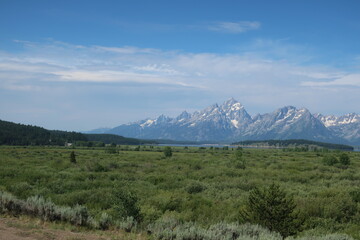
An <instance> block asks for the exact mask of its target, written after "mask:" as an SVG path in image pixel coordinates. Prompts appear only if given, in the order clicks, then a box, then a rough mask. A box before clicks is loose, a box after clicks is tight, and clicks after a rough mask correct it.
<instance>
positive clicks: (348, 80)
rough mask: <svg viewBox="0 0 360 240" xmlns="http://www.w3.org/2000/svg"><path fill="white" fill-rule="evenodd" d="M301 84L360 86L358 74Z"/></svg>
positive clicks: (309, 85)
mask: <svg viewBox="0 0 360 240" xmlns="http://www.w3.org/2000/svg"><path fill="white" fill-rule="evenodd" d="M301 85H302V86H307V87H337V86H348V87H360V74H348V75H345V76H342V77H340V78H337V79H335V80H332V81H316V82H315V81H307V82H303V83H301Z"/></svg>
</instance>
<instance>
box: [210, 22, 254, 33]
mask: <svg viewBox="0 0 360 240" xmlns="http://www.w3.org/2000/svg"><path fill="white" fill-rule="evenodd" d="M260 26H261V23H260V22H257V21H240V22H215V23H214V24H213V25H211V26H209V27H208V29H209V30H211V31H217V32H225V33H244V32H247V31H250V30H256V29H259V28H260Z"/></svg>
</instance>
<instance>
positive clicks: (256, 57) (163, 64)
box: [0, 41, 360, 120]
mask: <svg viewBox="0 0 360 240" xmlns="http://www.w3.org/2000/svg"><path fill="white" fill-rule="evenodd" d="M19 43H21V44H23V43H22V42H19ZM24 44H26V49H25V50H24V51H22V52H20V53H9V52H7V53H5V52H0V89H3V90H5V91H9V90H10V91H12V92H11V94H12V95H13V96H15V94H16V93H15V92H16V91H18V92H19V94H21V93H23V92H24V91H26V92H27V93H30V92H34V94H35V93H36V94H35V95H36V96H42V95H40V94H39V92H47V93H53V92H56V91H58V96H59V98H63V95H64V94H70V95H71V93H73V94H74V96H77V95H76V94H75V91H77V89H76V88H74V86H77V87H79V86H80V87H81V88H84V89H83V91H84V93H83V94H84V95H86V94H87V89H86V88H89V89H91V91H92V92H94V93H95V92H96V94H98V95H101V98H104V99H107V97H108V91H114V96H119V95H126V97H127V98H129V97H131V96H134V98H135V96H136V97H137V98H138V99H142V98H144V96H147V97H148V98H154V97H155V98H159V99H163V100H164V99H168V98H172V97H175V96H180V97H183V98H184V100H181V101H191V100H192V99H196V101H200V100H201V96H203V98H206V101H207V103H208V104H211V103H213V102H216V101H219V99H220V101H223V100H225V99H227V98H228V97H230V96H234V97H235V98H237V99H238V100H240V101H242V102H243V103H244V104H245V106H249V107H247V108H249V109H251V108H254V105H255V104H256V105H257V106H258V109H259V110H258V112H263V110H262V109H261V108H259V106H260V105H261V106H266V107H267V109H271V110H273V109H274V108H275V107H279V106H282V105H284V104H292V105H295V106H304V107H309V106H311V107H313V108H314V109H315V110H317V111H319V110H321V109H326V106H327V105H326V104H328V103H329V102H338V103H342V102H344V100H343V99H347V101H351V102H360V96H357V95H356V94H354V86H355V87H359V86H360V80H359V79H360V77H359V76H360V74H359V73H356V72H353V73H351V72H346V71H343V70H339V69H335V68H331V67H326V66H304V65H301V60H300V63H299V64H297V63H296V61H294V60H293V59H296V58H293V59H292V61H286V59H285V60H284V59H283V58H281V59H280V60H277V59H274V58H271V57H269V56H268V55H267V54H265V56H262V55H261V54H251V53H248V52H243V51H242V53H241V54H237V53H234V54H215V53H186V52H176V51H162V50H159V49H149V48H145V49H142V48H137V47H129V46H128V47H108V46H79V45H71V44H68V43H61V42H55V41H50V42H47V43H46V44H40V43H31V42H25V43H24ZM277 45H278V46H277V47H278V48H279V47H280V45H281V44H277ZM284 48H286V49H288V47H287V46H284ZM285 51H287V50H285ZM284 56H285V54H284ZM338 87H341V91H338V90H337V88H338ZM320 88H321V89H320ZM59 89H61V90H59ZM41 90H44V91H41ZM334 91H336V94H334ZM205 96H206V97H205ZM209 96H212V97H213V99H216V100H211V99H208V98H209ZM47 97H48V96H47ZM68 101H70V98H69V100H68ZM181 101H179V103H180V102H181ZM194 101H195V100H194ZM73 102H76V101H71V104H72V103H73ZM144 102H146V100H144ZM339 106H340V105H339ZM177 107H178V108H181V107H180V106H177ZM194 108H195V107H194ZM339 108H341V107H339ZM318 109H319V110H318ZM332 109H334V106H332ZM149 111H150V110H149ZM254 111H256V110H254ZM351 111H358V110H357V109H352V110H351ZM159 113H161V111H160V110H159ZM165 113H166V112H165ZM136 114H139V113H136ZM133 120H137V119H133Z"/></svg>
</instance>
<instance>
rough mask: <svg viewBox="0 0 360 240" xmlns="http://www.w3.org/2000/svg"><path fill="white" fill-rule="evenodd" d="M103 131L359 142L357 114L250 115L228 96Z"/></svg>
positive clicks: (287, 111) (286, 111)
mask: <svg viewBox="0 0 360 240" xmlns="http://www.w3.org/2000/svg"><path fill="white" fill-rule="evenodd" d="M106 133H111V134H118V135H122V136H125V137H134V138H142V139H173V140H185V141H217V142H218V141H228V142H232V141H242V140H266V139H308V140H315V141H325V142H332V143H345V144H353V145H359V144H360V115H359V114H355V113H352V114H347V115H344V116H340V117H337V116H324V115H321V114H311V113H310V111H309V110H308V109H306V108H300V109H297V108H295V107H293V106H286V107H283V108H279V109H277V110H275V111H274V112H271V113H266V114H258V115H256V116H254V117H251V116H250V115H249V114H248V112H247V111H246V109H245V107H244V106H243V105H242V104H241V103H240V102H238V101H236V100H235V99H233V98H231V99H229V100H227V101H226V102H224V103H223V104H221V105H218V104H214V105H212V106H209V107H207V108H205V109H204V110H201V111H196V112H194V113H188V112H186V111H184V112H182V113H181V114H180V115H179V116H177V117H175V118H170V117H167V116H165V115H161V116H159V117H157V118H155V119H145V120H141V121H138V122H134V123H128V124H123V125H120V126H118V127H115V128H112V129H110V130H106Z"/></svg>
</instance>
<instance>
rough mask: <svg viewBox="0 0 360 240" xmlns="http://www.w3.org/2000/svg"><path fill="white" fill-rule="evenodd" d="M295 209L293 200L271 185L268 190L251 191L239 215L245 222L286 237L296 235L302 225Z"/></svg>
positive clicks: (277, 187)
mask: <svg viewBox="0 0 360 240" xmlns="http://www.w3.org/2000/svg"><path fill="white" fill-rule="evenodd" d="M295 207H296V205H295V203H294V200H293V199H292V198H291V197H288V196H286V193H285V192H284V191H283V190H281V189H280V187H279V186H278V185H276V184H272V185H270V186H269V187H268V188H264V189H258V188H255V189H254V190H252V191H251V192H250V195H249V199H248V202H247V205H246V207H245V209H244V210H243V211H241V212H240V215H241V217H242V218H243V220H245V221H248V222H251V223H254V224H259V225H261V226H264V227H266V228H268V229H269V230H270V231H276V232H278V233H280V234H281V235H282V236H283V237H287V236H290V235H294V234H295V233H297V232H298V231H299V230H300V228H301V225H302V223H303V221H302V220H301V219H300V218H299V216H298V213H297V212H295Z"/></svg>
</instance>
